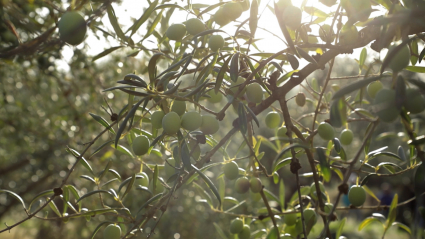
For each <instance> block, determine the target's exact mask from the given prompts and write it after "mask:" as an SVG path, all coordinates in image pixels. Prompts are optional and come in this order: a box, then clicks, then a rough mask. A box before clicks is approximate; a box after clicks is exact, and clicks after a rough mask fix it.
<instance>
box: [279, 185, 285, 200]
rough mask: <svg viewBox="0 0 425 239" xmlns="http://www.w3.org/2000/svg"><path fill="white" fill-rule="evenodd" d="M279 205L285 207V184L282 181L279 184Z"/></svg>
mask: <svg viewBox="0 0 425 239" xmlns="http://www.w3.org/2000/svg"><path fill="white" fill-rule="evenodd" d="M279 203H280V205H282V206H285V183H284V182H283V179H281V180H280V183H279Z"/></svg>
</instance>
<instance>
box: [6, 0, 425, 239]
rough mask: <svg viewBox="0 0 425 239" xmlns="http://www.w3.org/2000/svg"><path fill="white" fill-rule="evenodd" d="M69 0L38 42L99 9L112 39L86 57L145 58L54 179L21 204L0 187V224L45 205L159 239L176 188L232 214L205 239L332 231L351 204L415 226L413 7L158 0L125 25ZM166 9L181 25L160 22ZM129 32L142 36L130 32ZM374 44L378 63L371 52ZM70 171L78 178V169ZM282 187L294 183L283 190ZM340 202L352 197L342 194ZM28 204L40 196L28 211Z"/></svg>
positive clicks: (417, 105)
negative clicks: (349, 67) (407, 188)
mask: <svg viewBox="0 0 425 239" xmlns="http://www.w3.org/2000/svg"><path fill="white" fill-rule="evenodd" d="M77 2H79V5H78V4H76V5H71V6H70V7H69V9H68V10H67V11H66V12H64V11H63V12H60V13H58V14H57V18H56V19H55V20H54V21H55V24H54V26H52V27H51V28H50V29H49V30H47V31H45V32H44V33H43V34H42V35H40V36H39V37H37V38H36V39H39V40H41V37H42V36H45V38H43V40H44V39H51V38H54V39H53V42H51V44H52V45H53V46H63V44H71V45H78V44H80V43H81V41H83V38H84V35H85V34H86V26H89V27H90V29H91V30H93V31H95V29H97V30H99V29H101V28H100V27H97V28H95V27H94V26H93V25H95V24H96V22H94V21H92V20H93V19H95V18H97V17H99V16H101V15H102V14H106V15H107V17H108V19H109V22H110V24H111V26H112V29H113V32H108V31H107V30H104V29H101V30H102V32H103V33H104V34H105V35H106V36H112V37H114V38H115V39H116V40H117V42H118V43H119V45H117V46H113V47H111V48H108V49H105V51H103V52H100V53H99V54H98V55H96V56H94V57H92V61H96V60H98V59H100V58H102V57H104V56H106V55H109V54H111V53H116V52H120V51H121V52H123V53H125V55H127V56H128V57H134V56H137V55H138V54H143V56H144V57H146V58H147V62H146V64H144V65H143V67H142V69H134V70H130V71H129V72H124V73H123V74H122V76H119V77H118V78H119V79H118V81H117V83H118V85H110V87H107V88H106V89H104V90H103V92H104V94H108V93H110V92H113V93H114V94H117V95H122V96H123V97H124V98H125V99H126V100H125V102H124V103H123V102H111V104H112V105H113V107H112V108H111V110H109V111H108V112H109V113H110V117H109V118H107V119H105V118H104V117H102V116H100V114H101V113H100V112H99V113H96V112H92V113H91V116H92V118H93V121H96V122H98V123H100V124H99V126H100V125H101V126H102V127H103V128H101V127H99V128H98V133H96V134H95V135H94V136H93V137H92V138H91V140H90V141H89V142H87V143H85V144H84V145H80V146H72V145H69V146H68V147H67V151H68V153H69V154H70V155H73V156H74V157H75V159H76V160H75V162H74V163H73V164H72V166H71V167H69V169H68V170H67V173H66V175H65V176H64V178H63V180H62V181H61V182H59V184H58V185H57V186H56V187H55V188H53V189H48V188H46V190H47V191H42V192H41V193H40V194H38V195H36V196H35V198H34V199H33V200H31V201H30V202H29V204H28V202H25V201H24V200H23V199H22V198H21V197H20V196H19V195H18V194H16V193H14V192H13V191H11V190H7V189H1V190H0V192H3V193H7V194H8V195H10V196H12V197H14V198H15V199H14V200H18V201H21V203H22V205H23V206H24V209H25V212H26V214H27V217H25V218H23V219H22V220H21V221H18V222H16V223H14V224H13V225H6V227H5V228H4V229H2V231H1V232H3V233H4V232H6V231H10V230H15V229H14V228H15V227H16V226H18V225H19V224H21V223H22V222H24V221H27V220H29V219H33V220H36V219H34V218H35V217H38V218H40V216H39V213H40V212H42V210H45V209H46V208H50V209H51V210H52V211H53V212H54V213H55V215H54V216H49V217H48V220H58V221H63V222H70V223H72V221H74V220H80V219H79V218H86V219H87V220H90V219H91V218H92V217H95V216H97V215H101V214H102V215H103V217H102V219H104V220H102V221H101V222H100V224H98V225H97V227H96V228H95V229H94V230H93V234H92V237H94V236H95V235H96V234H97V233H98V232H99V231H103V233H104V238H109V239H112V238H131V237H134V236H139V235H143V236H145V237H147V238H150V237H155V233H157V234H158V235H159V236H161V233H162V232H161V231H160V230H156V228H159V227H160V224H161V223H166V221H165V220H168V219H169V218H167V211H169V210H170V208H171V207H173V206H174V205H178V204H179V200H180V197H184V194H179V191H181V190H184V189H185V188H186V187H189V186H192V187H194V188H196V190H195V191H196V193H197V196H198V202H197V203H199V204H202V205H204V206H206V208H207V209H208V210H210V211H211V212H213V213H215V214H220V215H226V216H228V217H226V218H225V220H227V222H226V223H224V225H228V226H227V228H225V227H222V226H219V225H218V224H217V223H215V224H214V225H211V228H214V230H216V233H217V235H218V236H212V237H211V238H216V237H221V238H231V237H233V235H234V237H235V238H236V236H237V238H240V239H245V238H265V237H266V238H308V237H309V235H310V237H314V238H316V237H318V238H344V237H343V236H342V235H343V234H344V233H343V232H344V225H345V223H346V218H342V217H339V216H338V215H339V213H340V212H343V211H347V210H368V211H367V212H368V213H369V212H370V215H369V216H368V217H367V218H365V219H364V220H362V221H361V222H359V225H358V230H362V229H363V228H365V227H368V226H369V224H370V223H372V222H375V223H378V224H381V225H382V226H383V230H382V235H381V236H382V238H384V237H385V236H386V233H387V232H388V230H389V229H390V228H392V227H398V228H401V229H402V230H404V231H405V233H408V234H411V235H412V237H415V238H420V237H421V236H423V235H424V229H423V223H422V224H421V223H420V220H421V217H424V212H423V211H424V207H423V195H422V194H423V192H424V191H425V190H424V185H425V184H424V183H425V182H424V181H425V179H424V175H425V168H424V167H425V166H424V164H423V162H424V160H425V154H424V151H423V145H424V144H425V138H424V137H425V136H423V134H424V131H423V130H422V129H421V126H422V125H423V119H424V116H425V115H424V113H423V112H424V110H425V98H424V96H423V93H424V91H425V83H424V81H422V80H421V79H420V78H418V76H417V75H413V74H409V73H407V72H416V73H422V72H424V67H422V66H417V64H418V63H420V62H421V61H422V58H423V57H424V55H425V51H424V50H423V51H419V47H420V46H422V45H423V43H422V42H423V38H424V36H425V35H424V33H423V32H424V31H425V27H424V26H423V23H422V22H423V20H424V17H423V16H424V14H423V13H424V12H425V2H423V1H419V0H416V1H414V0H405V1H402V2H399V1H389V0H380V1H372V0H360V1H359V0H341V1H337V0H320V1H319V2H320V3H318V2H315V3H314V4H313V5H311V4H309V1H303V2H302V4H295V2H291V1H290V0H279V1H277V2H273V1H269V2H267V1H258V0H252V1H249V0H244V1H225V2H222V1H211V2H208V3H207V4H198V3H192V1H187V3H170V2H169V1H165V0H164V1H159V0H155V1H149V4H148V5H147V7H146V9H144V11H143V13H142V14H141V16H140V17H139V18H138V19H134V22H133V24H132V25H131V26H128V27H127V28H123V27H122V25H121V24H120V22H119V20H120V16H118V15H116V14H115V11H114V7H113V5H112V4H111V2H109V1H108V2H102V3H98V1H93V2H96V3H95V4H94V5H93V6H95V7H97V8H98V9H94V10H93V11H92V12H91V13H87V14H88V16H87V18H86V20H84V17H82V15H81V14H80V13H78V12H76V11H75V10H79V9H78V7H79V8H82V7H84V6H85V5H86V4H87V5H88V4H91V3H88V2H87V1H77ZM51 4H53V5H54V6H55V4H59V3H55V2H53V3H51ZM178 12H180V13H181V12H183V13H184V14H185V16H187V17H186V19H179V20H180V21H179V22H171V20H170V19H173V15H175V14H178ZM265 14H269V15H270V14H272V15H273V16H274V18H273V20H274V21H275V22H277V23H278V26H279V28H278V29H270V28H269V26H268V25H267V24H266V25H261V24H259V23H261V21H260V20H261V18H262V17H264V15H265ZM244 16H246V18H244ZM62 17H63V18H62ZM58 19H60V20H58ZM67 19H71V20H68V22H67ZM56 26H58V27H59V32H58V33H57V32H54V30H55V28H56ZM260 31H261V32H262V34H269V36H270V37H272V38H276V39H279V40H281V44H279V45H276V50H275V51H274V52H263V51H261V49H260V47H259V46H261V45H260V44H261V39H260V38H259V37H258V35H259V32H260ZM44 34H46V35H44ZM137 34H139V35H141V36H142V38H141V40H140V41H137V42H135V41H134V38H135V36H136V35H137ZM28 41H31V40H28ZM33 41H34V40H33ZM152 42H153V44H152ZM30 43H31V42H27V43H23V44H21V45H18V46H16V47H15V48H11V49H6V50H4V51H3V52H0V56H1V57H3V58H6V57H13V56H19V55H21V54H23V53H22V51H23V49H25V46H32V47H33V48H31V49H33V50H41V49H44V48H43V44H45V43H44V42H41V41H35V43H34V42H32V43H33V44H32V45H30ZM152 46H154V47H152ZM386 48H388V51H387V53H386V56H385V57H384V58H383V59H382V60H380V58H379V57H377V58H373V57H368V55H373V54H371V51H375V52H378V53H379V52H381V50H383V49H386ZM357 49H359V50H360V51H359V55H355V54H354V53H353V52H357V51H355V50H357ZM384 52H385V51H384ZM368 53H369V54H368ZM344 54H351V55H352V57H353V58H356V61H357V66H356V67H358V73H355V74H350V75H341V73H339V69H338V68H342V67H344V65H341V64H339V62H342V59H341V58H338V56H340V55H344ZM376 55H377V54H375V56H376ZM346 73H347V72H344V73H343V74H346ZM312 75H316V76H317V78H313V77H311V76H312ZM98 94H99V97H102V95H101V94H100V93H98ZM114 107H120V108H119V110H116V112H115V111H114V110H112V109H113V108H114ZM76 110H78V108H77V109H76ZM398 130H401V131H403V133H402V134H400V137H396V140H395V141H394V142H392V143H391V144H389V146H390V147H388V146H382V147H377V146H378V145H379V143H378V142H376V140H377V138H383V137H385V135H382V133H387V135H388V133H391V132H397V131H398ZM94 146H95V147H94ZM108 147H112V148H113V149H114V150H116V151H118V152H121V153H122V154H124V155H126V156H127V157H130V158H131V159H132V160H133V162H134V164H135V165H137V167H138V168H136V169H134V168H133V169H132V173H131V175H130V176H126V177H123V176H122V175H128V170H126V169H125V168H123V167H120V165H119V164H120V162H119V161H118V160H110V159H108V157H103V156H102V157H97V156H96V154H98V153H99V152H103V151H104V150H105V149H106V148H108ZM265 151H271V152H273V153H270V152H269V153H266V152H265ZM153 157H156V158H159V160H152V158H153ZM101 159H103V161H100V160H101ZM105 159H107V160H105ZM94 161H96V162H94ZM93 164H96V165H98V167H92V166H91V165H93ZM77 168H82V169H83V170H84V171H82V172H84V174H80V175H76V171H75V170H76V169H77ZM78 173H80V171H78ZM288 173H290V175H284V174H288ZM403 174H410V175H412V181H411V183H410V184H411V186H412V187H413V188H414V194H415V196H414V197H413V198H410V199H408V200H406V201H401V200H399V196H398V195H397V194H395V195H394V196H393V197H392V202H391V203H390V205H382V204H381V201H380V199H379V198H378V197H377V196H376V195H375V194H374V192H373V191H372V190H371V189H370V188H369V187H368V184H371V182H372V181H374V180H382V179H384V180H387V179H392V178H394V179H395V180H397V178H399V177H400V176H401V175H403ZM353 176H354V177H355V180H352V178H353ZM78 177H80V178H81V179H80V180H83V179H84V180H86V181H87V183H88V184H90V186H89V188H90V190H88V191H87V192H86V193H85V194H82V193H81V189H80V188H79V185H81V184H73V183H70V182H75V179H76V178H78ZM307 182H308V183H307ZM336 182H337V183H336ZM290 185H295V186H294V187H295V191H294V192H292V193H293V194H292V195H290V197H286V195H285V191H289V190H288V186H290ZM285 189H286V190H285ZM332 189H334V191H333V193H331V192H330V191H332ZM176 195H179V198H177V197H176ZM343 197H346V198H347V199H348V201H349V204H350V205H349V206H343V205H342V203H340V202H341V200H343ZM368 197H370V198H372V200H371V201H370V202H368V203H367V205H365V202H366V201H367V198H368ZM55 198H56V199H58V198H59V199H60V200H61V201H62V203H63V206H62V207H61V209H59V208H58V207H57V205H56V203H55V202H56V201H55ZM288 198H289V200H288ZM40 199H44V200H45V201H44V202H43V203H41V204H37V206H35V205H34V203H35V202H36V201H38V200H40ZM414 200H416V209H417V210H415V214H416V215H415V219H414V220H412V221H411V223H410V224H408V225H406V224H403V223H401V222H398V220H399V217H398V214H397V208H399V207H400V206H403V205H405V204H408V203H410V202H412V201H414ZM83 203H84V206H85V207H83V206H82V205H83ZM421 205H422V206H421ZM48 206H49V207H48ZM241 207H247V208H246V210H243V211H238V209H240V208H241ZM381 210H386V212H387V213H381ZM182 213H184V212H182ZM384 214H386V215H384ZM282 217H283V219H282ZM229 218H231V219H230V220H229ZM44 219H46V218H44ZM169 220H171V219H169ZM193 220H196V219H193ZM422 220H423V219H422ZM319 222H320V223H319ZM335 223H336V224H335ZM332 225H336V228H335V226H332ZM161 228H162V230H164V228H166V227H161ZM205 230H208V229H205Z"/></svg>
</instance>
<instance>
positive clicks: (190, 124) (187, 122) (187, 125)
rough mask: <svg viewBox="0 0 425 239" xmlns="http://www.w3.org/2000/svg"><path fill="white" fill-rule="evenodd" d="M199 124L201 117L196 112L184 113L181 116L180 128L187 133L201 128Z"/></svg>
mask: <svg viewBox="0 0 425 239" xmlns="http://www.w3.org/2000/svg"><path fill="white" fill-rule="evenodd" d="M201 124H202V117H201V115H200V114H199V113H198V112H196V111H191V112H186V113H184V115H183V116H182V122H181V126H182V127H183V128H184V129H187V130H189V131H193V130H195V129H197V128H199V127H200V126H201Z"/></svg>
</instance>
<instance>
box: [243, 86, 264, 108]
mask: <svg viewBox="0 0 425 239" xmlns="http://www.w3.org/2000/svg"><path fill="white" fill-rule="evenodd" d="M246 97H247V98H248V100H249V101H251V102H252V103H256V104H258V103H260V102H261V101H262V100H263V88H262V87H261V85H260V84H258V83H251V84H249V85H248V86H247V87H246Z"/></svg>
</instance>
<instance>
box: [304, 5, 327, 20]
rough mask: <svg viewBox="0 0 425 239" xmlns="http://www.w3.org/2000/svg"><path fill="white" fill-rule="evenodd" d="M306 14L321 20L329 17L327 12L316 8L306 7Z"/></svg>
mask: <svg viewBox="0 0 425 239" xmlns="http://www.w3.org/2000/svg"><path fill="white" fill-rule="evenodd" d="M304 12H306V13H308V14H310V15H311V16H316V17H320V18H327V17H328V16H329V15H328V14H326V13H325V12H323V11H321V10H319V9H317V8H315V7H304Z"/></svg>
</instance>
